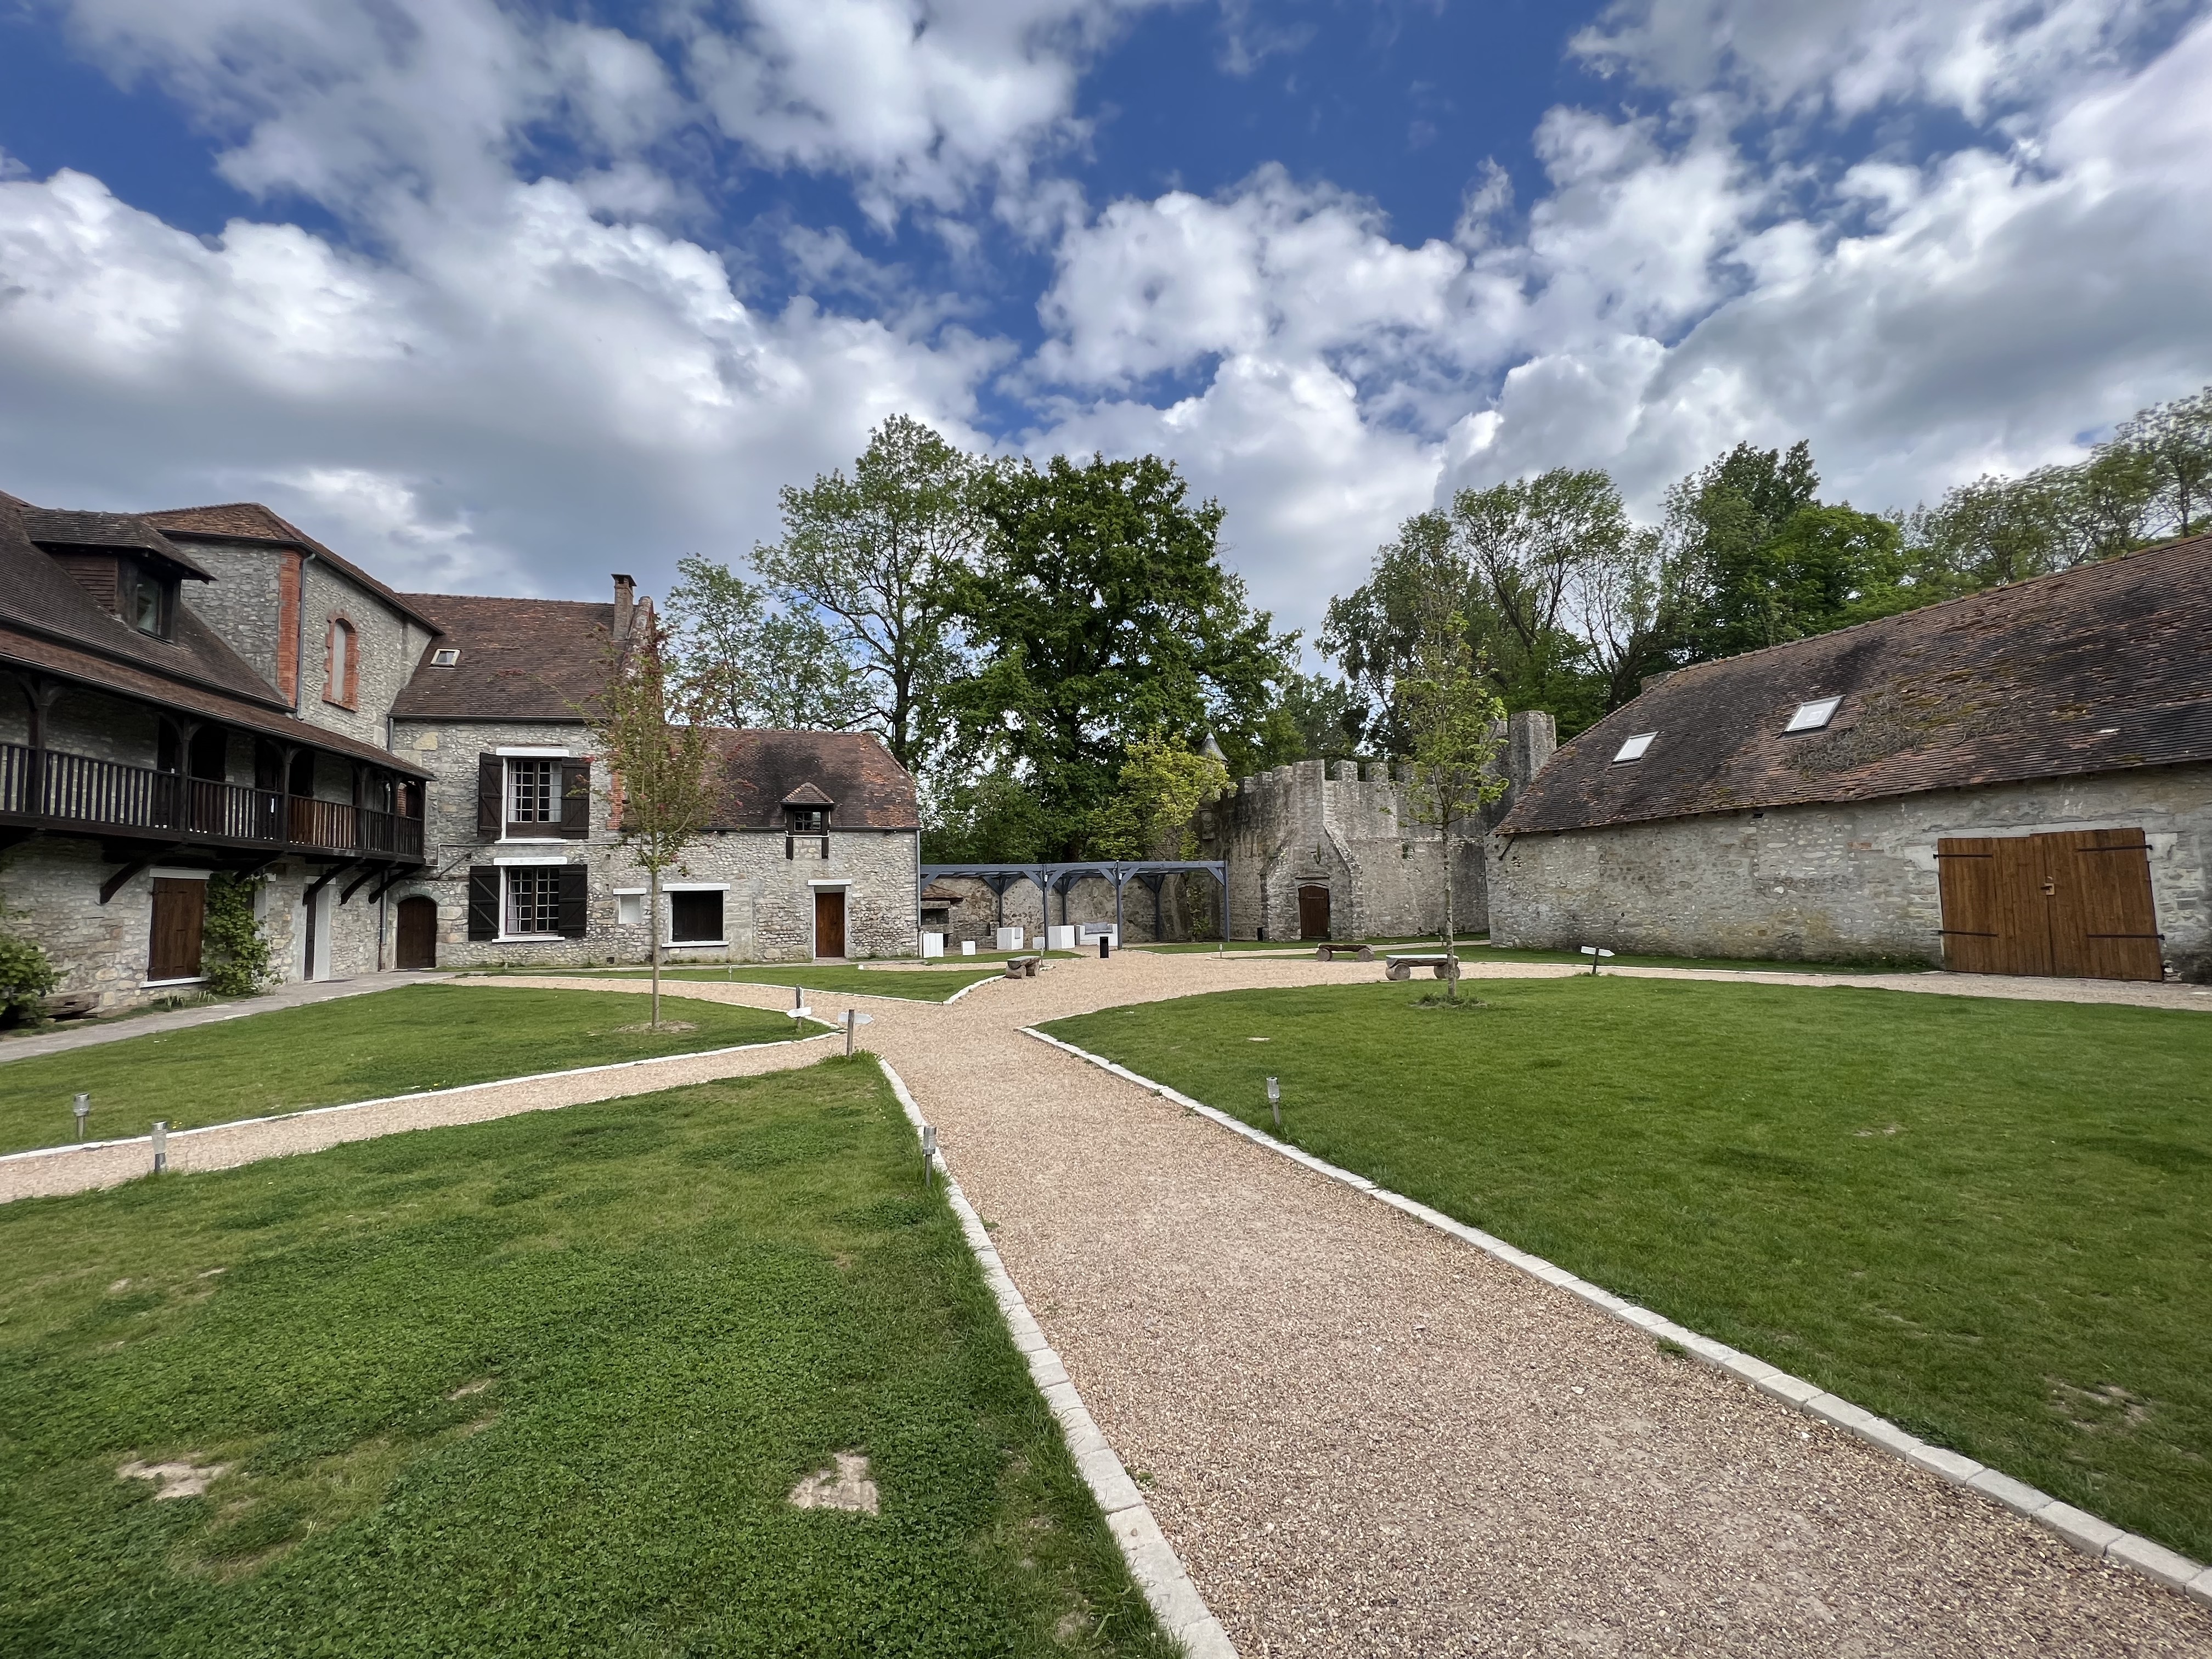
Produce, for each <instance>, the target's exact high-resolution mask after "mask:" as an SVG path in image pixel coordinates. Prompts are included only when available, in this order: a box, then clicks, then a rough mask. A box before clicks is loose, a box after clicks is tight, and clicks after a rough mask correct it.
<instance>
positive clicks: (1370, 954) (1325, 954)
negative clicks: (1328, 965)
mask: <svg viewBox="0 0 2212 1659" xmlns="http://www.w3.org/2000/svg"><path fill="white" fill-rule="evenodd" d="M1345 951H1350V952H1352V960H1353V961H1354V962H1372V961H1374V960H1375V947H1374V946H1373V945H1330V944H1326V943H1325V944H1323V945H1322V946H1321V947H1320V948H1319V949H1318V950H1316V951H1315V952H1314V960H1315V961H1316V962H1334V961H1335V960H1336V959H1337V957H1339V956H1340V955H1341V954H1343V953H1344V952H1345Z"/></svg>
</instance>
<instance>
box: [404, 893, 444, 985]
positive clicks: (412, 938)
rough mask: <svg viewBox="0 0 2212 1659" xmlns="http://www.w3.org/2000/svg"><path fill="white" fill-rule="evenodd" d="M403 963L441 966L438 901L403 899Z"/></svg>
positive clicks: (422, 966) (420, 966)
mask: <svg viewBox="0 0 2212 1659" xmlns="http://www.w3.org/2000/svg"><path fill="white" fill-rule="evenodd" d="M398 961H399V965H400V967H402V968H435V967H436V966H437V965H438V902H437V900H435V899H430V898H423V897H422V896H419V895H418V896H416V897H414V898H404V899H402V900H400V901H399V953H398Z"/></svg>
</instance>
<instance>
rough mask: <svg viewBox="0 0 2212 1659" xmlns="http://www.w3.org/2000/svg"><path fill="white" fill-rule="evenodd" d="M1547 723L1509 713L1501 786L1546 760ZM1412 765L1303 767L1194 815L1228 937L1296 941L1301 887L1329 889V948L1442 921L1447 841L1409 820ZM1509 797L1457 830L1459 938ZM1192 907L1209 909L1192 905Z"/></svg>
mask: <svg viewBox="0 0 2212 1659" xmlns="http://www.w3.org/2000/svg"><path fill="white" fill-rule="evenodd" d="M1553 732H1554V727H1553V722H1552V717H1551V716H1550V715H1548V714H1541V713H1529V714H1516V715H1514V716H1513V717H1512V720H1510V722H1509V724H1508V726H1507V729H1506V731H1505V732H1503V733H1501V734H1500V735H1501V736H1502V737H1503V738H1504V747H1503V749H1502V750H1501V755H1502V758H1503V760H1504V764H1505V769H1506V772H1507V776H1508V779H1509V782H1510V785H1512V786H1514V787H1517V786H1518V784H1520V783H1522V782H1525V781H1527V780H1528V779H1529V778H1531V777H1534V775H1535V774H1536V772H1537V771H1538V770H1539V769H1541V767H1542V766H1543V764H1544V763H1545V762H1546V761H1547V760H1549V759H1550V758H1551V754H1552V750H1553V744H1554V737H1553ZM1411 778H1412V769H1411V768H1410V767H1403V766H1401V767H1398V768H1395V769H1393V768H1391V767H1389V766H1388V765H1386V764H1384V763H1380V762H1370V763H1364V765H1363V764H1362V763H1358V762H1353V761H1338V762H1335V763H1324V762H1322V761H1302V762H1299V763H1297V764H1296V765H1291V766H1279V767H1277V768H1275V769H1274V770H1273V771H1272V772H1268V773H1266V774H1264V775H1261V776H1258V777H1250V778H1246V779H1244V780H1243V781H1242V782H1241V783H1240V784H1238V786H1237V788H1236V789H1235V790H1234V791H1233V792H1232V793H1230V794H1228V795H1226V796H1225V797H1224V798H1222V799H1220V800H1218V801H1216V802H1214V803H1212V804H1211V805H1209V806H1206V807H1204V808H1201V809H1200V816H1199V823H1198V829H1199V838H1200V848H1201V850H1200V854H1199V856H1200V857H1201V858H1208V859H1225V860H1227V861H1228V864H1229V890H1230V903H1231V916H1230V931H1231V934H1232V936H1233V937H1235V938H1237V939H1255V938H1266V939H1297V937H1298V934H1299V921H1298V889H1299V888H1301V887H1305V886H1322V887H1326V888H1327V889H1328V893H1329V933H1330V935H1331V936H1332V937H1333V938H1336V939H1391V938H1406V937H1409V936H1413V935H1418V934H1422V933H1433V932H1437V931H1440V930H1441V929H1442V928H1443V920H1444V837H1443V832H1442V831H1441V830H1440V829H1437V827H1436V826H1435V825H1433V824H1426V825H1425V824H1419V823H1415V822H1414V821H1413V817H1414V815H1413V812H1412V811H1410V810H1409V807H1408V803H1407V787H1408V784H1409V782H1410V781H1411ZM1512 799H1513V797H1512V793H1511V791H1510V788H1509V791H1508V793H1506V794H1505V795H1504V797H1502V798H1501V799H1499V800H1498V802H1497V803H1496V804H1495V805H1492V807H1491V808H1490V809H1489V810H1488V811H1486V813H1485V814H1484V815H1483V817H1482V818H1481V820H1480V821H1479V822H1474V823H1469V824H1468V825H1467V826H1465V827H1464V828H1463V829H1462V831H1461V834H1460V836H1459V837H1458V842H1457V845H1456V847H1455V852H1454V856H1453V860H1452V886H1453V894H1452V899H1453V908H1454V911H1455V917H1456V921H1457V923H1458V926H1459V927H1460V928H1461V930H1462V932H1480V930H1481V929H1482V928H1483V927H1485V926H1486V920H1487V914H1488V895H1487V890H1486V888H1487V878H1486V863H1485V858H1484V851H1483V845H1482V838H1483V836H1484V833H1485V831H1486V827H1487V826H1488V825H1491V824H1494V823H1497V822H1498V820H1499V819H1500V818H1502V817H1504V814H1505V813H1506V812H1507V811H1509V810H1510V808H1511V805H1512ZM1194 898H1196V899H1198V900H1199V902H1210V901H1209V900H1207V899H1206V898H1205V897H1204V896H1200V895H1195V894H1194Z"/></svg>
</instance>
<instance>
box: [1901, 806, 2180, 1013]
mask: <svg viewBox="0 0 2212 1659" xmlns="http://www.w3.org/2000/svg"><path fill="white" fill-rule="evenodd" d="M1936 877H1937V882H1938V884H1939V887H1940V890H1941V892H1942V902H1943V963H1944V966H1946V967H1947V968H1949V969H1951V970H1952V971H1953V972H1954V973H1960V974H2035V975H2057V976H2060V977H2063V978H2081V979H2142V980H2151V981H2156V980H2159V979H2161V978H2163V977H2164V969H2162V967H2161V966H2160V956H2159V948H2158V937H2159V936H2158V926H2157V921H2156V919H2155V916H2154V913H2153V909H2152V905H2151V890H2150V848H2149V844H2148V842H2146V841H2145V840H2144V839H2143V835H2142V831H2141V830H2140V829H2084V830H2075V831H2069V832H2066V833H2063V834H2057V835H2042V836H1957V837H1949V838H1946V839H1945V840H1943V841H1941V842H1937V843H1936Z"/></svg>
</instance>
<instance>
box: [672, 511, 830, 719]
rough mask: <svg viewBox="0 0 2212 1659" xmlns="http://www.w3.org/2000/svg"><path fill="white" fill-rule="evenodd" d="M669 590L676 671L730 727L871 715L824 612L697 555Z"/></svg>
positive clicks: (681, 564) (681, 565) (683, 562)
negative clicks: (783, 605)
mask: <svg viewBox="0 0 2212 1659" xmlns="http://www.w3.org/2000/svg"><path fill="white" fill-rule="evenodd" d="M676 570H677V576H678V580H677V582H676V585H675V586H673V587H671V588H670V589H669V591H668V616H669V637H670V649H671V675H672V676H673V679H674V682H675V684H677V685H678V687H679V688H681V689H682V691H683V692H688V690H689V689H690V688H691V687H694V686H696V687H697V688H699V690H701V691H702V693H703V695H704V696H705V699H706V703H707V706H708V708H710V709H711V719H712V720H713V721H714V723H717V724H720V725H724V726H775V727H779V728H783V729H787V730H800V731H824V732H849V731H851V730H853V729H854V727H855V726H863V725H866V723H867V722H868V720H869V718H870V714H871V713H872V710H871V708H870V704H869V701H868V697H867V695H866V686H865V685H864V684H863V683H862V681H861V678H860V675H859V674H858V673H856V672H855V671H854V668H853V665H852V664H851V663H850V662H848V660H847V659H846V657H845V653H844V652H843V651H842V649H840V648H839V647H838V644H837V641H836V639H835V638H834V637H833V636H832V635H831V634H830V632H829V629H827V628H826V627H824V626H823V623H822V620H821V618H820V617H817V616H816V615H814V614H813V613H812V612H811V611H789V610H777V609H775V607H774V606H773V605H771V603H770V600H769V593H768V591H767V590H766V589H765V588H763V587H761V586H757V585H756V584H754V583H752V582H749V581H747V580H745V579H744V577H742V576H740V575H738V574H735V573H734V572H732V570H731V569H730V568H728V567H727V566H726V565H720V564H716V563H715V562H714V561H712V560H711V559H707V558H704V557H702V556H700V555H698V554H696V553H694V554H690V555H688V556H685V557H684V558H683V559H680V560H678V562H677V566H676Z"/></svg>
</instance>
